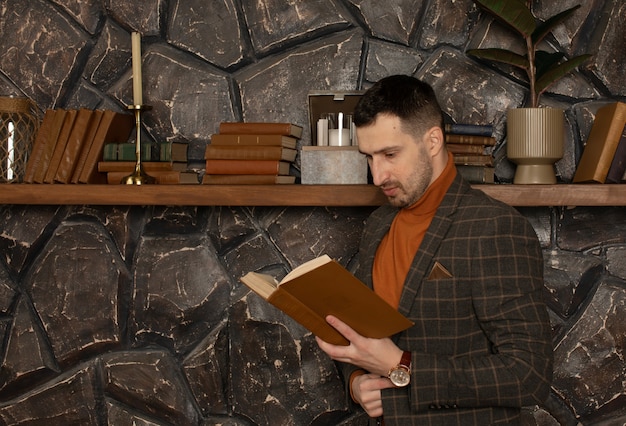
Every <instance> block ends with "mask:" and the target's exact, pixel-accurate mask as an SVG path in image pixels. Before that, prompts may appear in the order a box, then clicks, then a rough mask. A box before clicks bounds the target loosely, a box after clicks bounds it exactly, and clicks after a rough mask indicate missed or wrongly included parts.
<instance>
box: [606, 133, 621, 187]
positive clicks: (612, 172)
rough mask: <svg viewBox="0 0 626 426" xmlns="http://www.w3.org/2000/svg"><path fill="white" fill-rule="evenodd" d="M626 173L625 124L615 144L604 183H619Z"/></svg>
mask: <svg viewBox="0 0 626 426" xmlns="http://www.w3.org/2000/svg"><path fill="white" fill-rule="evenodd" d="M624 173H626V125H625V126H624V130H623V131H622V136H621V137H620V139H619V144H617V149H616V150H615V155H613V161H611V167H609V171H608V172H607V174H606V183H621V182H622V180H624Z"/></svg>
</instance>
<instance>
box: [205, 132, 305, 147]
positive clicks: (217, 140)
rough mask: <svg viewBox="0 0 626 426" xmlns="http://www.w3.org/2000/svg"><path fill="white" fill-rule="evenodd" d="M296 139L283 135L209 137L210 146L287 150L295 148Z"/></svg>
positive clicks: (221, 135) (219, 135)
mask: <svg viewBox="0 0 626 426" xmlns="http://www.w3.org/2000/svg"><path fill="white" fill-rule="evenodd" d="M296 143H297V139H296V138H294V137H291V136H283V135H254V134H252V135H224V134H219V133H217V134H214V135H212V136H211V145H214V146H216V145H220V146H221V145H229V146H230V145H238V146H240V145H244V146H249V145H252V146H255V145H262V146H265V145H270V146H284V147H287V148H295V147H296Z"/></svg>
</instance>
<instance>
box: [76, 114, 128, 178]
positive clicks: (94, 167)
mask: <svg viewBox="0 0 626 426" xmlns="http://www.w3.org/2000/svg"><path fill="white" fill-rule="evenodd" d="M134 128H135V117H134V116H133V115H131V114H125V113H121V112H115V111H111V110H105V111H104V114H103V116H102V120H101V121H100V125H99V126H98V130H97V131H96V135H95V136H94V138H93V141H92V143H91V146H90V147H89V152H88V153H87V157H86V159H85V164H84V166H83V170H82V172H81V174H80V176H79V178H78V182H79V183H105V182H106V175H104V174H101V173H99V172H98V162H99V161H101V160H102V153H103V149H104V145H105V144H107V143H111V142H120V143H121V142H126V141H127V140H128V138H129V136H130V133H131V131H132V130H133V129H134Z"/></svg>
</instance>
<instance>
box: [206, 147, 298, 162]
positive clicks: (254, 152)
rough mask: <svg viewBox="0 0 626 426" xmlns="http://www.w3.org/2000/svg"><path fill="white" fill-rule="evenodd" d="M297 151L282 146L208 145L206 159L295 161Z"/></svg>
mask: <svg viewBox="0 0 626 426" xmlns="http://www.w3.org/2000/svg"><path fill="white" fill-rule="evenodd" d="M295 156H296V150H293V149H288V148H283V147H280V146H226V145H215V146H213V145H207V147H206V148H205V151H204V158H205V159H207V160H208V159H215V160H285V161H293V159H295Z"/></svg>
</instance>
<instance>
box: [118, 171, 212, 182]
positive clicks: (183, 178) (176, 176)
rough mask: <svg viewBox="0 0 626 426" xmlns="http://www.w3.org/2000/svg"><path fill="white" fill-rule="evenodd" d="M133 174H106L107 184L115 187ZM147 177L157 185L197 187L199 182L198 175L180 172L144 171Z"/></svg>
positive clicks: (127, 172)
mask: <svg viewBox="0 0 626 426" xmlns="http://www.w3.org/2000/svg"><path fill="white" fill-rule="evenodd" d="M132 172H133V170H132V169H131V170H130V171H125V172H107V174H106V176H107V183H108V184H111V185H117V184H120V183H121V182H122V179H124V178H125V177H127V176H128V175H130V174H131V173H132ZM145 172H146V174H147V175H149V176H151V177H153V178H155V179H156V183H157V184H159V185H198V184H200V181H199V179H198V173H196V172H181V171H179V170H152V171H147V170H146V171H145Z"/></svg>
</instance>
